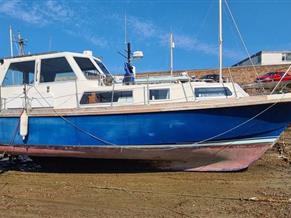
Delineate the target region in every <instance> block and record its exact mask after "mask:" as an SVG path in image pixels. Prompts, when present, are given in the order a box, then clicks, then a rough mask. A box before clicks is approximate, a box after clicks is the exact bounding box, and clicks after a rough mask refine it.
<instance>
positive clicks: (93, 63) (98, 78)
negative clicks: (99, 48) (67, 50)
mask: <svg viewBox="0 0 291 218" xmlns="http://www.w3.org/2000/svg"><path fill="white" fill-rule="evenodd" d="M76 58H81V59H83V58H84V59H88V60H89V61H90V63H91V64H92V65H93V66H94V68H95V70H96V71H97V72H98V74H96V75H97V76H96V79H90V78H88V77H87V76H86V74H85V72H84V71H83V70H82V68H81V67H80V65H79V64H78V62H77V60H76ZM72 60H73V61H74V62H75V64H76V65H77V67H78V69H79V70H80V72H81V73H82V75H83V76H84V78H85V79H86V80H93V81H94V80H100V79H101V78H102V77H103V76H104V75H105V74H104V73H103V72H102V71H100V69H99V68H98V67H99V66H98V65H97V64H96V63H95V60H94V59H93V58H90V57H83V56H77V55H73V56H72Z"/></svg>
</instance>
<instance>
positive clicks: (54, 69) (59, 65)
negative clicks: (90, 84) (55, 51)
mask: <svg viewBox="0 0 291 218" xmlns="http://www.w3.org/2000/svg"><path fill="white" fill-rule="evenodd" d="M75 79H76V75H75V73H74V72H73V70H72V68H71V66H70V65H69V63H68V61H67V60H66V58H65V57H60V58H48V59H42V60H41V73H40V82H43V83H45V82H56V81H68V80H75Z"/></svg>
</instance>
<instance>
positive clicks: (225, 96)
mask: <svg viewBox="0 0 291 218" xmlns="http://www.w3.org/2000/svg"><path fill="white" fill-rule="evenodd" d="M218 88H219V89H224V93H225V94H224V95H209V96H198V95H197V93H198V92H197V89H218ZM228 93H229V94H228ZM193 94H194V96H195V98H228V97H231V96H233V92H232V91H231V90H230V89H229V88H228V87H219V86H218V87H215V86H213V87H195V88H194V89H193Z"/></svg>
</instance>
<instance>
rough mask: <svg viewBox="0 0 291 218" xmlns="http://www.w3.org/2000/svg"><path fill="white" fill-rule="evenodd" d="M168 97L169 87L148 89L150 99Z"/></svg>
mask: <svg viewBox="0 0 291 218" xmlns="http://www.w3.org/2000/svg"><path fill="white" fill-rule="evenodd" d="M165 99H170V89H150V100H165Z"/></svg>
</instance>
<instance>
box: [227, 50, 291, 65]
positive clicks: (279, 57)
mask: <svg viewBox="0 0 291 218" xmlns="http://www.w3.org/2000/svg"><path fill="white" fill-rule="evenodd" d="M251 60H252V62H251V61H250V59H249V58H246V59H244V60H242V61H240V62H238V63H236V64H234V65H233V67H235V66H250V65H252V64H254V65H276V64H291V51H259V52H258V53H256V54H254V55H252V56H251Z"/></svg>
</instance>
